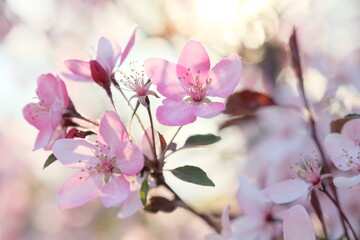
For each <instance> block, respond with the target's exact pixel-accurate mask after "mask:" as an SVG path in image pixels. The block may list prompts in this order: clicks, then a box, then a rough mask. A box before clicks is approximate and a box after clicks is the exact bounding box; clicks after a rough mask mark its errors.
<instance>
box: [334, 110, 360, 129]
mask: <svg viewBox="0 0 360 240" xmlns="http://www.w3.org/2000/svg"><path fill="white" fill-rule="evenodd" d="M354 118H360V115H359V114H356V113H353V114H348V115H346V116H345V117H344V118H339V119H336V120H334V121H332V122H331V123H330V129H331V132H332V133H340V132H341V129H342V128H343V126H344V124H345V123H347V122H348V121H350V120H351V119H354Z"/></svg>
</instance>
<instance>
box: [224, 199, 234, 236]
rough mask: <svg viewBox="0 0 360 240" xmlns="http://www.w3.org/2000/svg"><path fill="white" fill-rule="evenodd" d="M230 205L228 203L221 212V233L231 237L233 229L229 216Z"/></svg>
mask: <svg viewBox="0 0 360 240" xmlns="http://www.w3.org/2000/svg"><path fill="white" fill-rule="evenodd" d="M229 211H230V205H228V206H227V207H226V208H225V209H224V211H223V212H222V214H221V226H222V230H221V234H222V235H224V236H227V237H231V235H232V230H231V224H230V218H229Z"/></svg>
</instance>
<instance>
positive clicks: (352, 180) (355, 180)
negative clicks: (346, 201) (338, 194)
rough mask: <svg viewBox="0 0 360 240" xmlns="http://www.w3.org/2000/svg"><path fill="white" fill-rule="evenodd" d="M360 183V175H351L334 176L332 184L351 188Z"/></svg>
mask: <svg viewBox="0 0 360 240" xmlns="http://www.w3.org/2000/svg"><path fill="white" fill-rule="evenodd" d="M359 183H360V175H356V176H353V177H349V178H347V177H336V178H334V185H335V186H336V187H338V188H352V187H354V186H356V185H358V184H359Z"/></svg>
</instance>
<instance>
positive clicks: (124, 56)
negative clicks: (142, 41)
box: [119, 28, 137, 65]
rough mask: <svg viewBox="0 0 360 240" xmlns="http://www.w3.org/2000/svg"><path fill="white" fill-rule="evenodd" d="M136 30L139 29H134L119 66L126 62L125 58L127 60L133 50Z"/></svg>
mask: <svg viewBox="0 0 360 240" xmlns="http://www.w3.org/2000/svg"><path fill="white" fill-rule="evenodd" d="M136 29H137V28H135V29H134V31H133V33H132V34H131V37H130V39H129V41H128V43H127V44H126V47H125V49H124V51H123V53H122V54H121V58H120V63H119V65H121V64H122V63H123V62H124V60H125V58H126V57H127V55H128V54H129V52H130V50H131V48H132V47H133V46H134V43H135V34H136Z"/></svg>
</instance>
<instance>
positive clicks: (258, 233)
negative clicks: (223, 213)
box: [232, 215, 264, 240]
mask: <svg viewBox="0 0 360 240" xmlns="http://www.w3.org/2000/svg"><path fill="white" fill-rule="evenodd" d="M232 228H233V229H234V239H246V240H250V239H263V238H261V237H262V234H263V233H264V220H263V218H259V217H254V216H247V215H243V216H241V217H239V218H236V219H235V220H234V221H233V222H232Z"/></svg>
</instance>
